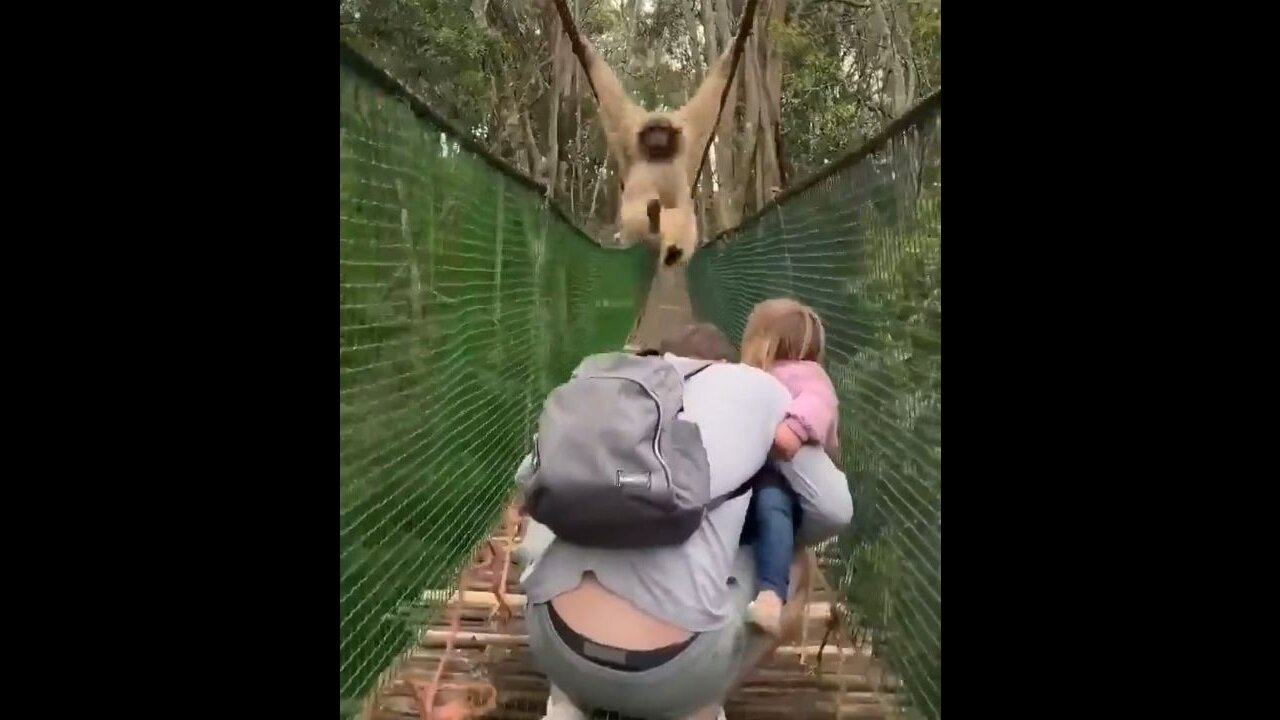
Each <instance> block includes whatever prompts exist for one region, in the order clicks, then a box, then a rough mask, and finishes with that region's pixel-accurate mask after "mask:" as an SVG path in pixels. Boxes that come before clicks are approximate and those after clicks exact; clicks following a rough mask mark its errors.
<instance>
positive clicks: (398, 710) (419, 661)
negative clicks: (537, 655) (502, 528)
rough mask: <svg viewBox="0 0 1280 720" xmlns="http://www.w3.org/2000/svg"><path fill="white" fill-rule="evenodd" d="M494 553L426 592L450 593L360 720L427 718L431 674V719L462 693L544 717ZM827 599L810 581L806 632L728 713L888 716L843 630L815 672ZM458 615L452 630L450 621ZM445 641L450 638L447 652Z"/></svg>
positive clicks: (517, 598)
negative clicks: (448, 586) (446, 585)
mask: <svg viewBox="0 0 1280 720" xmlns="http://www.w3.org/2000/svg"><path fill="white" fill-rule="evenodd" d="M492 541H493V545H495V546H498V547H500V548H501V547H504V546H506V545H508V544H510V543H511V539H510V538H509V537H506V536H503V535H502V534H500V533H499V534H495V536H494V537H493V538H492ZM486 545H487V544H482V551H481V552H478V554H479V555H483V556H487V555H488V551H487V549H485V547H484V546H486ZM481 559H482V560H487V559H488V557H482V558H481ZM500 559H501V560H502V561H503V562H502V565H503V567H505V568H506V572H505V577H503V576H502V569H501V568H499V567H497V566H496V564H495V563H489V565H488V566H486V567H483V568H476V569H471V570H470V571H468V572H466V573H464V574H465V576H466V577H465V586H464V587H462V588H461V592H457V591H454V592H448V591H428V593H427V595H429V596H431V597H438V598H447V608H446V609H444V610H442V611H441V612H439V613H437V618H436V620H435V621H434V622H432V623H431V624H430V625H429V626H428V627H426V628H424V629H423V631H422V632H421V633H420V634H419V638H418V642H417V644H416V645H415V646H414V647H413V648H411V649H410V650H409V651H408V652H407V653H406V654H405V655H404V656H403V657H402V658H401V660H400V662H399V663H398V664H397V665H396V667H395V668H394V669H393V671H392V672H390V673H389V677H388V679H387V681H386V682H384V684H383V685H382V687H381V689H380V690H379V691H378V692H377V693H376V694H375V695H374V696H373V697H372V698H371V700H370V702H369V703H368V709H367V711H366V713H365V717H366V718H367V720H420V719H421V718H424V717H425V715H424V714H423V713H422V711H421V708H422V696H423V688H424V687H426V686H427V685H429V684H430V683H431V682H432V680H433V679H438V686H439V689H438V694H437V696H436V697H435V699H434V705H435V710H434V712H433V717H432V718H431V720H462V718H461V717H458V716H457V715H455V714H453V713H452V712H451V711H449V710H448V709H446V708H445V705H446V703H448V702H451V701H453V700H456V699H458V698H463V697H467V696H469V699H468V700H466V702H469V703H471V704H473V705H476V706H477V707H478V709H481V710H483V712H481V713H479V714H478V715H477V717H485V718H495V719H502V720H538V719H539V718H541V717H542V716H543V714H544V713H545V711H546V702H547V694H548V692H549V686H548V684H547V681H546V678H545V677H543V675H542V674H541V673H538V672H537V671H536V670H534V669H533V664H532V662H531V658H530V654H529V645H528V633H527V632H526V630H525V625H524V595H523V594H522V593H521V591H520V588H519V587H518V584H517V577H518V575H519V572H518V570H517V569H516V568H515V566H514V565H513V564H511V563H510V560H509V559H508V558H505V557H503V558H500ZM820 575H821V574H819V576H820ZM499 583H501V587H502V590H503V594H502V603H503V605H506V606H509V607H510V608H511V611H512V613H511V616H510V617H509V618H504V617H503V616H502V615H501V609H502V607H503V605H500V604H499V600H498V597H497V595H496V594H495V593H494V592H493V591H494V588H495V585H498V584H499ZM425 596H426V595H424V597H425ZM832 601H833V598H832V595H831V592H830V590H829V589H828V588H827V587H826V584H825V582H824V581H822V580H821V579H816V580H815V587H814V592H813V594H812V596H811V598H810V601H809V603H808V604H807V605H806V607H805V630H804V632H803V634H802V635H801V637H798V638H792V639H786V640H784V641H783V644H782V645H781V647H778V648H777V649H776V651H775V652H774V654H773V657H772V658H771V660H770V661H769V662H768V663H767V664H766V665H765V666H763V667H762V668H761V669H759V670H757V671H756V672H755V673H753V674H752V675H751V676H750V677H749V678H748V679H747V681H746V682H745V683H744V684H743V685H742V686H741V687H739V688H738V689H737V691H736V692H734V693H733V694H732V695H731V696H730V698H729V700H728V702H727V703H726V704H725V714H726V715H727V717H728V718H729V720H740V719H741V720H756V719H758V720H784V719H785V720H799V719H801V718H806V719H813V720H826V719H827V718H832V719H836V720H844V719H849V720H853V719H855V718H859V719H860V718H873V719H874V718H889V717H891V716H892V714H893V712H892V710H893V698H894V696H893V692H892V689H893V685H892V683H891V681H890V680H889V679H888V678H887V676H886V674H885V673H884V671H883V669H882V668H881V666H880V665H879V663H878V662H876V661H875V659H874V658H872V657H871V655H870V652H869V648H862V649H855V648H851V647H850V643H849V641H848V638H847V637H842V638H836V639H833V640H831V641H829V642H828V643H827V645H826V647H825V648H822V664H821V673H820V674H819V673H816V672H815V665H816V664H817V659H818V653H819V649H820V646H821V641H822V638H823V634H824V632H825V630H826V627H827V622H828V618H829V616H830V610H831V603H832ZM455 617H456V619H457V627H456V630H455V629H453V628H451V627H450V621H451V618H455ZM451 635H452V636H453V640H452V643H449V638H450V636H451ZM836 640H839V642H837V641H836ZM446 644H451V645H452V647H451V648H450V650H449V653H448V656H447V657H446V654H445V648H446Z"/></svg>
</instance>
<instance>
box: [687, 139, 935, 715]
mask: <svg viewBox="0 0 1280 720" xmlns="http://www.w3.org/2000/svg"><path fill="white" fill-rule="evenodd" d="M941 143H942V133H941V115H940V114H938V115H935V116H933V117H930V118H928V119H926V120H924V121H922V122H921V123H920V124H919V125H918V126H917V127H915V128H912V129H909V130H908V131H907V132H906V133H904V134H903V135H901V136H899V137H897V138H895V139H894V140H893V141H892V142H891V143H890V144H889V146H888V147H886V148H884V149H883V150H881V151H880V152H877V153H875V154H873V155H871V156H869V157H866V158H864V159H863V160H862V161H860V162H859V163H857V164H856V165H854V166H852V167H849V168H847V169H845V170H842V171H840V172H839V173H837V174H836V175H835V176H834V177H832V178H830V179H828V180H825V181H823V182H821V183H819V184H817V185H815V186H813V187H812V188H810V189H809V190H807V191H805V192H803V193H801V194H799V195H798V196H795V197H793V198H791V199H789V200H787V201H786V202H785V203H783V204H782V205H781V206H779V207H778V208H777V211H776V212H770V213H768V214H767V215H765V216H764V217H763V218H762V219H760V220H758V221H757V222H755V223H754V224H752V225H750V226H746V227H742V228H739V229H738V230H737V231H735V232H734V233H732V234H731V235H730V237H729V238H728V239H727V242H726V243H725V244H724V245H723V246H720V247H714V248H707V249H704V250H703V251H701V252H699V253H698V254H697V255H696V256H694V259H693V263H692V265H691V267H690V288H691V293H692V295H693V301H694V309H695V311H696V313H697V314H698V316H699V317H701V318H703V319H705V320H709V321H712V322H715V323H717V324H719V325H720V326H721V327H723V328H724V329H725V330H726V331H727V332H729V333H730V334H731V335H733V336H734V337H735V339H737V338H740V337H741V333H742V330H743V327H744V325H745V323H746V318H747V315H748V313H750V311H751V308H752V307H753V306H754V305H755V304H756V303H757V302H759V301H761V300H764V299H766V298H769V297H777V296H788V297H794V298H797V299H799V300H801V301H803V302H806V303H808V304H810V305H811V306H813V307H814V309H816V310H817V311H818V312H819V314H820V315H821V316H822V318H823V321H824V324H825V326H826V331H827V370H828V372H829V373H830V375H831V377H832V380H833V381H834V383H835V385H836V389H837V392H838V393H839V396H840V444H841V460H842V466H843V467H844V469H845V472H846V474H847V475H848V476H849V480H850V484H851V488H850V489H851V491H852V493H853V497H854V524H853V527H852V528H851V531H850V532H849V533H847V534H846V535H844V536H843V537H841V538H840V539H839V541H838V543H837V552H838V554H839V557H840V564H839V567H840V569H839V570H838V571H837V573H836V577H833V578H832V580H833V582H834V584H835V586H836V587H837V588H838V589H839V590H840V592H841V593H842V594H843V595H844V597H845V598H846V599H847V600H848V601H849V603H850V606H851V607H852V609H853V610H854V611H855V613H856V616H857V617H858V618H859V620H860V621H861V623H862V624H863V625H864V626H865V627H866V628H867V629H868V630H870V634H871V637H872V638H873V641H874V643H875V649H876V651H877V652H878V653H879V654H881V655H883V656H884V657H886V658H887V659H888V660H889V661H890V663H891V665H892V667H893V668H894V669H895V670H896V671H897V673H898V674H899V675H901V676H902V678H903V682H904V687H905V689H906V692H907V695H908V697H909V699H910V701H911V704H912V708H913V710H914V711H915V712H917V713H919V714H920V715H921V716H923V717H928V718H936V717H939V715H940V712H941V671H942V665H941V652H942V645H941V629H942V626H941V617H942V596H941V593H942V581H941V577H942V575H941V573H942V469H941V461H942V342H941V333H942V231H941V197H942V185H941V174H940V173H941V168H942V163H941Z"/></svg>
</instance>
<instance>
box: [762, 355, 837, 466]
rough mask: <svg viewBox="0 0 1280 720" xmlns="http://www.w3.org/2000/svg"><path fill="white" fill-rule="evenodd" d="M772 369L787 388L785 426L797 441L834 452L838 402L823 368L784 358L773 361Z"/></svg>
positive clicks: (833, 387)
mask: <svg viewBox="0 0 1280 720" xmlns="http://www.w3.org/2000/svg"><path fill="white" fill-rule="evenodd" d="M772 372H773V376H774V377H776V378H778V380H780V381H782V384H783V385H786V386H787V390H789V391H790V392H791V406H790V407H789V408H787V419H786V421H785V422H786V423H787V427H789V428H791V431H792V432H794V433H795V434H796V435H797V436H798V437H799V438H800V441H801V442H803V443H806V444H817V445H822V447H823V448H824V449H826V450H827V452H834V451H835V450H836V449H837V446H838V440H837V437H838V436H837V434H836V425H837V421H838V420H839V413H838V409H839V405H838V401H837V400H836V389H835V386H834V385H832V384H831V378H830V377H829V376H828V375H827V371H826V370H823V369H822V366H821V365H819V364H818V363H815V362H809V361H807V360H798V361H791V360H788V361H782V362H778V363H777V364H775V365H774V366H773V371H772Z"/></svg>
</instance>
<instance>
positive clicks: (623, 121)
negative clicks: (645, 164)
mask: <svg viewBox="0 0 1280 720" xmlns="http://www.w3.org/2000/svg"><path fill="white" fill-rule="evenodd" d="M582 50H583V58H584V60H585V61H586V65H587V77H588V78H590V80H591V85H592V87H594V88H595V91H596V100H597V102H598V103H599V105H600V121H601V123H602V124H603V125H604V133H605V140H606V141H607V142H608V143H609V150H611V151H612V152H613V155H614V157H616V158H618V169H619V171H620V173H621V175H622V177H626V175H627V171H628V170H629V169H630V168H631V164H632V163H633V162H635V161H636V158H635V156H634V155H635V151H634V149H633V148H634V146H635V142H634V140H635V136H636V133H637V132H638V131H639V130H640V125H641V124H642V123H643V122H644V118H645V111H644V109H643V108H641V107H640V106H639V105H637V104H636V103H635V101H633V100H632V99H631V98H630V97H629V96H628V95H627V93H626V91H625V90H623V89H622V83H620V82H618V76H617V75H615V74H614V73H613V69H612V68H610V67H609V64H608V63H606V62H605V61H604V58H602V57H600V55H599V54H597V53H596V49H595V48H594V47H592V45H591V43H589V42H587V41H586V39H583V40H582Z"/></svg>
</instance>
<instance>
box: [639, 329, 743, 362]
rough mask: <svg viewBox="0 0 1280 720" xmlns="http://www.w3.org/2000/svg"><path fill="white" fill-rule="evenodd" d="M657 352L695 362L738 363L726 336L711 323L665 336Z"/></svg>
mask: <svg viewBox="0 0 1280 720" xmlns="http://www.w3.org/2000/svg"><path fill="white" fill-rule="evenodd" d="M658 350H659V352H663V353H671V354H672V355H679V356H680V357H687V358H694V359H695V360H714V361H719V362H738V351H737V350H735V349H734V347H733V343H731V342H729V338H728V336H726V335H725V334H724V333H723V332H721V331H720V328H718V327H716V326H715V325H712V324H711V323H694V324H692V325H686V326H684V327H683V328H681V329H679V330H677V331H676V332H674V333H672V334H671V335H669V336H667V337H666V338H665V339H664V340H663V341H662V343H661V344H660V345H659V346H658Z"/></svg>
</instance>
